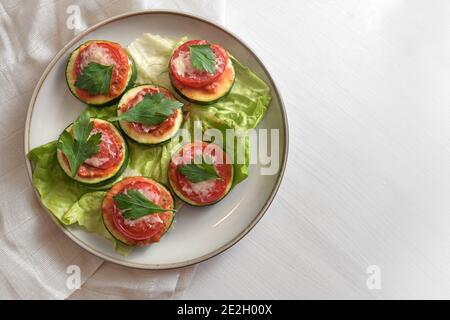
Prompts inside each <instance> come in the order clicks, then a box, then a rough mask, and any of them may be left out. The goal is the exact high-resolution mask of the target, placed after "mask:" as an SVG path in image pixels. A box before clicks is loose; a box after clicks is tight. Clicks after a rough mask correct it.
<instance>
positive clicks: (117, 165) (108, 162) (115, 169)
mask: <svg viewBox="0 0 450 320" xmlns="http://www.w3.org/2000/svg"><path fill="white" fill-rule="evenodd" d="M91 121H93V122H94V127H93V129H92V131H93V132H94V131H95V132H100V133H101V134H102V138H101V141H100V151H99V152H98V153H97V154H95V155H93V156H92V157H90V158H89V159H87V160H86V161H85V162H84V163H83V164H82V165H81V166H80V168H79V169H78V172H77V174H76V175H75V176H74V177H72V175H71V172H70V166H69V162H68V160H67V158H66V156H65V155H64V153H63V152H62V151H61V150H59V149H58V150H57V153H56V154H57V159H58V163H59V165H60V167H61V168H62V169H63V171H64V172H65V173H66V174H67V175H68V176H69V177H70V178H71V179H73V180H75V181H77V182H79V183H81V184H83V185H84V186H86V187H89V188H91V189H96V190H104V189H108V188H109V187H110V186H111V185H112V184H113V183H115V182H116V181H118V180H120V178H121V176H122V173H123V172H124V170H125V169H126V167H127V165H128V158H129V151H128V145H127V142H126V140H125V138H124V136H123V135H122V134H121V133H120V131H119V129H117V128H116V127H115V126H114V125H113V124H112V123H110V122H108V121H105V120H101V119H96V118H91ZM64 130H65V131H67V132H69V133H72V125H70V126H68V127H67V128H66V129H64Z"/></svg>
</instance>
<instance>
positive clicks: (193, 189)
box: [182, 180, 216, 200]
mask: <svg viewBox="0 0 450 320" xmlns="http://www.w3.org/2000/svg"><path fill="white" fill-rule="evenodd" d="M215 185H216V184H215V180H206V181H202V182H197V183H192V184H189V185H184V186H183V188H182V190H183V192H185V193H186V194H187V195H189V196H190V195H192V194H195V195H198V196H199V197H200V199H201V200H207V199H208V198H209V196H210V195H211V193H212V192H214V187H215Z"/></svg>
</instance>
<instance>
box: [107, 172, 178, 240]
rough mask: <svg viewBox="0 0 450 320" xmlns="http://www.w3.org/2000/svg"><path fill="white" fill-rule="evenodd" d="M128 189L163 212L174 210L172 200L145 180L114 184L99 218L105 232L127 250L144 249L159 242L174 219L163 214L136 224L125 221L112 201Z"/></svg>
mask: <svg viewBox="0 0 450 320" xmlns="http://www.w3.org/2000/svg"><path fill="white" fill-rule="evenodd" d="M131 189H134V190H138V191H139V192H141V193H142V194H143V195H144V196H145V197H146V198H147V199H148V200H150V201H151V202H153V203H154V204H156V205H158V206H159V207H161V208H163V209H168V210H171V209H173V208H174V201H173V197H172V195H171V193H170V191H168V190H167V189H166V188H165V187H164V186H163V185H161V184H159V183H158V182H156V181H154V180H152V179H149V178H146V177H127V178H124V179H123V180H122V181H120V182H118V183H117V184H115V185H114V186H113V187H112V188H111V189H110V190H109V191H108V192H107V193H106V196H105V198H104V200H103V204H102V217H103V222H104V224H105V226H106V228H107V229H108V231H109V232H110V233H111V234H112V235H113V236H114V238H116V239H117V240H119V241H121V242H123V243H125V244H127V245H130V246H145V245H148V244H150V243H153V242H159V240H160V238H161V237H162V236H163V235H164V234H165V233H166V232H167V230H168V229H169V228H170V226H171V224H172V221H173V218H174V216H175V215H174V212H173V211H163V212H161V213H152V214H149V215H146V216H143V217H141V218H138V219H136V220H129V219H126V218H125V217H124V216H123V213H122V211H121V210H120V209H119V208H118V207H117V206H116V203H115V202H114V198H113V197H114V196H115V195H117V194H121V193H126V192H127V191H128V190H131Z"/></svg>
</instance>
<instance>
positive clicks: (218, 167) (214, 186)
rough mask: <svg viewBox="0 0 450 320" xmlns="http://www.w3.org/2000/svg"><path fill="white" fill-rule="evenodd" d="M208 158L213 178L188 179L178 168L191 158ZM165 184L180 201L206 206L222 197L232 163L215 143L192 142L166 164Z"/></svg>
mask: <svg viewBox="0 0 450 320" xmlns="http://www.w3.org/2000/svg"><path fill="white" fill-rule="evenodd" d="M198 156H202V158H203V159H205V158H209V159H211V160H210V161H211V163H212V165H213V166H214V170H215V172H216V174H217V176H218V177H217V178H213V179H209V180H204V181H200V182H197V183H193V182H191V181H190V180H189V179H188V177H186V176H185V175H183V174H182V170H181V169H180V168H181V167H182V166H184V165H186V164H193V163H194V157H198ZM168 176H169V184H170V187H171V188H172V190H173V191H174V192H175V194H176V195H177V196H178V197H179V198H180V199H181V200H183V201H184V202H187V203H189V204H191V205H194V206H206V205H210V204H213V203H216V202H218V201H220V200H221V199H223V198H224V197H225V196H226V195H227V194H228V192H229V191H230V190H231V186H232V184H233V165H232V164H231V163H230V158H229V157H228V155H227V154H226V152H225V151H223V150H222V149H221V148H220V147H219V146H217V145H215V144H213V143H206V142H203V141H196V142H194V143H189V144H186V145H185V146H183V147H182V148H180V149H179V150H178V151H177V152H176V153H175V154H174V155H173V156H172V159H171V161H170V164H169V174H168Z"/></svg>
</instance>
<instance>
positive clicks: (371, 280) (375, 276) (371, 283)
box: [366, 264, 381, 290]
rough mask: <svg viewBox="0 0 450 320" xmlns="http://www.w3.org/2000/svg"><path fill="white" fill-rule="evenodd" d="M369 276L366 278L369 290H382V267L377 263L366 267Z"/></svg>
mask: <svg viewBox="0 0 450 320" xmlns="http://www.w3.org/2000/svg"><path fill="white" fill-rule="evenodd" d="M366 273H367V274H369V277H368V278H367V280H366V286H367V289H369V290H381V268H380V267H379V266H377V265H374V264H373V265H370V266H368V267H367V269H366Z"/></svg>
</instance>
